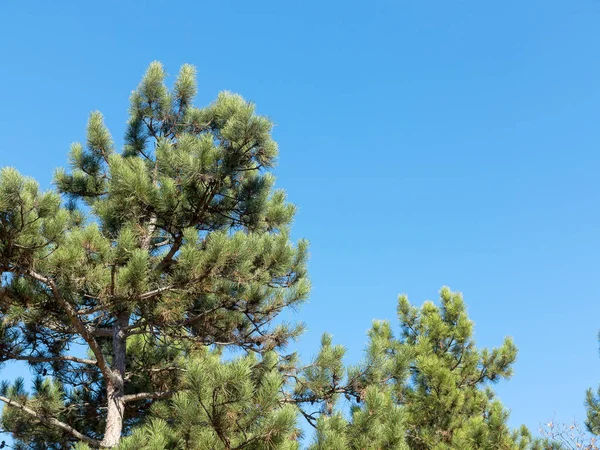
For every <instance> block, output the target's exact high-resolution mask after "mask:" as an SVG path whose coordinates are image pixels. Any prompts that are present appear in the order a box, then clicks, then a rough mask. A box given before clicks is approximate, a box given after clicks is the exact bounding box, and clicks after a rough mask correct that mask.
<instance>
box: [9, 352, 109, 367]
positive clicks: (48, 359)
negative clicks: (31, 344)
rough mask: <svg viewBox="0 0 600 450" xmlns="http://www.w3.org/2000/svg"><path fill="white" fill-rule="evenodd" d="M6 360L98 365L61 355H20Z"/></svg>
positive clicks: (88, 360)
mask: <svg viewBox="0 0 600 450" xmlns="http://www.w3.org/2000/svg"><path fill="white" fill-rule="evenodd" d="M7 356H8V358H10V359H14V360H17V361H28V362H32V363H36V362H55V361H71V362H75V363H79V364H88V365H90V366H96V365H98V362H97V361H95V360H93V359H86V358H77V357H75V356H71V355H63V356H51V357H43V356H22V355H12V354H9V355H7Z"/></svg>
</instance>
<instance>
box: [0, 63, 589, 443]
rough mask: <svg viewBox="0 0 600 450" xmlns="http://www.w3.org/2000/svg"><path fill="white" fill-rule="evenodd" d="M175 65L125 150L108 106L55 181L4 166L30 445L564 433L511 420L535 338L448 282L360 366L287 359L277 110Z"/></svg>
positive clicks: (10, 405) (297, 260)
mask: <svg viewBox="0 0 600 450" xmlns="http://www.w3.org/2000/svg"><path fill="white" fill-rule="evenodd" d="M165 80H166V75H165V72H164V70H163V67H162V66H161V65H160V64H159V63H156V62H155V63H152V64H151V65H150V67H149V69H148V70H147V72H146V74H145V75H144V77H143V79H142V81H141V83H140V84H139V86H138V87H137V89H136V90H135V91H134V92H133V93H132V94H131V99H130V109H129V119H128V125H127V131H126V136H125V142H124V146H123V149H122V150H121V151H119V152H118V151H117V150H116V149H115V144H114V142H113V140H112V137H111V135H110V133H109V131H108V130H107V128H106V127H105V125H104V121H103V117H102V115H101V114H100V113H98V112H94V113H92V114H91V115H90V117H89V122H88V125H87V136H86V140H85V143H82V144H80V143H76V144H73V145H72V147H71V150H70V153H69V168H68V169H67V170H63V169H60V170H58V171H57V172H56V174H55V178H54V183H55V186H56V188H55V189H54V190H50V191H47V192H42V191H40V189H39V187H38V185H37V184H36V182H35V181H34V180H32V179H30V178H27V177H24V176H22V175H20V174H19V173H18V172H17V171H16V170H14V169H12V168H5V169H3V170H2V171H1V172H0V270H1V275H2V282H1V285H0V362H6V361H23V362H25V363H27V364H28V365H29V366H30V368H31V370H32V371H33V373H34V375H35V377H34V379H33V383H32V384H33V385H32V387H31V388H30V389H28V388H27V387H26V386H25V382H24V380H22V379H17V380H16V381H12V382H8V381H7V382H3V383H2V385H1V386H0V401H2V402H3V403H4V408H3V410H2V416H1V422H0V424H1V427H2V429H3V430H6V431H8V432H10V433H11V434H12V437H13V438H14V441H15V444H14V448H17V449H22V450H25V449H32V450H38V449H39V450H42V449H56V450H59V449H67V448H73V449H76V450H86V449H95V448H119V449H121V450H133V449H135V450H167V449H169V450H234V449H235V450H239V449H246V450H299V449H300V448H301V445H303V444H305V448H308V449H310V450H346V449H350V450H384V449H386V450H387V449H389V450H427V449H433V450H442V449H465V450H467V449H482V450H483V449H485V450H498V449H499V450H517V449H532V450H533V449H541V448H556V447H542V446H541V443H540V442H539V441H535V440H534V439H532V438H531V436H530V434H529V432H528V431H527V429H525V428H522V429H519V430H511V429H510V428H509V426H508V425H507V419H508V412H507V410H506V409H505V408H504V407H503V406H502V404H501V403H500V402H499V400H498V399H496V398H495V395H494V392H493V390H492V385H493V384H494V383H496V382H498V381H500V380H502V379H507V378H509V377H510V376H511V374H512V365H513V363H514V361H515V359H516V354H517V349H516V347H515V345H514V343H513V342H512V340H510V339H506V340H505V341H504V343H503V344H502V345H501V346H500V347H498V348H493V349H485V348H484V349H480V348H477V346H476V345H475V341H474V339H473V322H472V321H471V320H470V319H469V317H468V315H467V311H466V306H465V303H464V301H463V299H462V296H461V295H460V294H459V293H456V292H452V291H451V290H450V289H448V288H443V289H442V290H441V292H440V299H439V302H438V303H437V304H436V303H433V302H426V303H424V304H423V305H422V306H421V307H415V306H413V305H411V304H410V303H409V301H408V299H407V298H406V297H404V296H402V297H400V299H399V301H398V318H399V323H400V327H399V332H398V333H396V334H394V331H393V328H394V327H393V326H392V325H391V324H390V323H388V322H384V321H375V322H374V323H373V326H372V328H371V329H370V331H369V332H368V341H367V346H366V350H365V357H364V360H363V361H362V362H361V363H359V364H357V365H355V366H348V365H346V364H345V362H344V357H345V355H346V349H345V348H344V347H343V346H341V345H336V344H334V342H333V339H332V337H331V336H329V335H324V336H323V338H322V342H321V347H320V349H319V351H318V353H317V356H316V357H315V358H314V360H313V361H311V362H309V363H308V364H304V365H303V364H302V363H301V362H300V361H299V358H298V356H297V355H296V354H295V353H292V354H287V353H286V352H285V347H286V345H287V344H288V343H289V342H290V340H292V339H295V338H296V337H298V336H299V334H300V333H301V331H302V326H301V325H297V324H286V323H284V322H283V321H282V320H280V319H278V316H279V314H280V313H281V312H282V311H283V310H284V309H286V308H292V307H296V306H299V305H300V304H301V303H302V302H303V301H304V300H305V299H306V298H307V296H308V293H309V282H308V278H307V273H306V260H307V251H308V246H307V242H306V241H304V240H301V241H299V242H297V243H295V244H294V243H292V242H291V240H290V226H291V222H292V220H293V217H294V213H295V208H294V206H293V205H292V204H290V203H288V202H287V201H286V196H285V193H284V192H283V191H281V190H276V189H274V177H273V175H272V173H271V172H269V170H270V169H271V168H272V167H273V165H274V163H275V160H276V157H277V145H276V144H275V142H274V141H273V139H272V137H271V128H272V124H271V122H270V121H269V120H268V119H266V118H265V117H263V116H260V115H257V114H256V113H255V108H254V106H253V104H251V103H249V102H247V101H245V100H243V99H242V98H241V97H240V96H238V95H234V94H231V93H227V92H224V93H221V94H220V95H219V96H218V98H217V99H216V101H215V102H214V103H212V104H210V105H209V106H207V107H204V108H199V107H196V106H194V105H193V103H192V100H193V98H194V97H195V95H196V89H197V88H196V80H195V71H194V69H193V68H192V67H191V66H189V65H184V66H183V67H182V68H181V70H180V72H179V74H178V76H177V77H176V80H175V82H174V84H173V87H172V88H168V87H167V86H166V84H165ZM276 319H277V320H276ZM225 349H232V350H233V352H230V353H227V354H224V352H225ZM590 395H591V394H590ZM594 402H595V403H594ZM590 404H591V405H596V406H597V404H598V402H596V400H595V399H594V398H593V396H592V397H590ZM590 417H592V418H593V417H597V416H590ZM590 420H591V419H590ZM590 423H591V422H590ZM310 427H312V428H313V429H314V432H311V433H306V429H308V428H310ZM306 446H308V447H306Z"/></svg>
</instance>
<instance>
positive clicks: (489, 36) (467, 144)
mask: <svg viewBox="0 0 600 450" xmlns="http://www.w3.org/2000/svg"><path fill="white" fill-rule="evenodd" d="M134 3H136V6H133V4H134ZM206 4H207V2H194V1H189V2H176V1H173V2H158V1H156V2H110V1H102V2H79V1H78V2H75V1H70V2H69V1H61V2H42V1H37V2H3V4H2V6H1V10H0V49H1V50H2V52H1V56H2V63H1V65H0V68H1V70H0V89H1V91H0V92H1V100H2V101H1V104H0V165H1V166H4V165H10V166H15V167H17V168H18V169H19V170H20V171H21V172H23V173H25V174H27V175H31V176H34V177H36V178H37V179H39V180H40V182H41V184H42V185H43V186H46V187H48V186H49V185H50V179H51V173H52V171H53V169H54V168H55V167H57V166H61V165H65V163H66V152H67V150H68V147H69V144H70V143H71V142H73V141H75V140H82V139H84V129H85V124H86V120H87V116H88V114H89V112H90V111H91V110H95V109H98V110H100V111H102V112H103V113H104V115H105V117H106V121H107V123H108V125H109V127H110V128H111V130H112V132H113V135H114V136H115V138H116V139H117V140H119V141H120V140H121V138H122V135H123V130H124V122H125V120H126V111H127V101H128V95H129V92H130V91H131V90H132V89H133V88H134V87H135V86H136V85H137V83H138V81H139V79H140V77H141V75H142V74H143V72H144V70H145V68H146V67H147V65H148V64H149V63H150V62H151V61H152V60H156V59H157V60H160V61H162V62H163V63H164V64H165V66H166V68H167V70H168V71H169V72H170V73H172V74H173V73H176V72H177V70H178V69H179V66H180V65H181V64H182V63H185V62H188V63H191V64H194V65H196V66H197V68H198V71H199V85H200V93H199V96H198V103H200V104H205V103H207V102H209V101H211V100H212V99H213V98H214V97H215V96H216V94H217V93H218V92H219V91H220V90H224V89H227V90H231V91H235V92H238V93H240V94H242V95H243V96H245V97H246V98H248V99H250V100H252V101H254V102H256V103H257V105H258V109H259V111H260V112H261V113H264V114H267V115H269V116H270V117H271V118H272V119H273V120H274V121H275V123H276V124H277V127H276V130H275V137H276V139H277V140H278V142H279V144H280V149H281V156H280V162H279V166H278V168H277V170H276V173H277V176H278V186H279V187H282V188H285V189H286V190H287V192H288V193H289V197H290V199H291V200H292V201H293V202H294V203H296V204H297V205H298V206H299V212H298V215H297V219H296V223H295V228H294V233H295V235H296V236H297V237H306V238H308V239H309V240H310V241H311V255H312V256H311V262H310V270H311V274H312V275H311V278H312V281H313V285H314V289H313V292H312V295H311V300H310V303H309V304H308V305H307V306H306V307H304V308H303V309H302V310H301V311H300V312H299V313H298V314H297V317H298V318H299V319H300V320H304V321H306V322H307V323H308V325H309V331H308V332H307V334H306V335H305V336H304V338H303V340H302V342H301V344H300V351H301V352H302V354H303V356H304V357H305V358H308V357H309V356H311V355H312V354H314V352H315V351H316V349H317V344H318V340H319V337H320V335H321V333H322V332H324V331H329V332H331V333H333V335H334V338H335V340H336V342H339V343H343V344H345V345H346V346H347V347H348V348H349V349H350V351H349V358H348V360H349V361H356V360H357V359H358V358H359V357H360V351H361V350H362V348H363V346H364V343H365V331H366V330H367V329H368V327H369V325H370V322H371V319H372V318H382V319H385V318H387V319H391V320H392V321H395V307H396V297H397V294H399V293H401V292H406V293H407V294H408V295H409V298H410V299H411V300H412V301H414V302H415V303H418V304H420V303H422V301H424V300H426V299H435V298H436V297H437V291H438V289H439V288H440V287H441V286H442V285H444V284H447V285H449V286H450V287H452V288H453V289H456V290H460V291H462V292H463V293H464V295H465V298H466V301H467V303H468V305H469V311H470V313H471V316H472V318H473V319H474V320H475V322H476V338H477V341H478V343H479V344H480V345H487V346H491V345H495V344H500V343H501V341H502V339H503V337H504V336H505V335H512V336H513V337H514V338H515V341H516V343H517V345H518V346H519V348H520V353H519V359H518V362H517V364H516V365H515V375H514V377H513V379H512V380H510V381H508V382H502V383H501V384H500V385H498V388H497V390H498V392H499V394H500V397H501V399H502V400H503V401H504V403H505V404H506V405H507V406H508V407H509V408H510V409H511V410H512V416H511V423H512V424H513V425H517V424H520V423H525V424H527V425H528V426H530V427H532V428H533V429H537V427H538V424H539V423H540V422H541V421H545V420H547V419H549V418H552V416H553V415H554V414H555V413H556V418H557V419H559V420H564V421H568V420H570V419H571V418H573V417H575V418H577V419H583V417H584V408H583V398H584V391H585V389H586V388H587V387H588V386H592V385H594V386H595V385H597V383H598V382H600V370H599V369H600V358H599V357H598V346H597V341H596V334H597V331H598V329H599V328H600V314H599V312H600V302H598V296H599V294H600V293H599V283H598V282H599V276H598V275H599V272H600V271H599V269H600V262H599V261H600V260H599V255H600V239H599V225H600V205H599V199H600V187H599V184H598V176H599V173H600V152H599V150H600V126H599V124H600V84H599V80H600V58H599V57H598V55H599V50H600V25H599V24H600V1H598V0H580V1H576V2H565V1H557V0H544V1H541V0H529V1H522V0H506V1H502V2H485V1H483V2H482V1H475V0H472V1H459V0H455V1H447V0H443V1H442V0H439V1H418V2H416V1H415V2H409V1H392V0H390V1H373V2H368V3H367V2H352V1H343V2H342V1H330V2H316V1H298V2H280V1H270V2H267V1H254V2H244V1H238V2H209V4H210V6H205V5H206ZM15 375H16V374H15V370H14V368H13V369H12V373H10V372H9V368H6V369H5V370H4V373H2V377H13V376H15Z"/></svg>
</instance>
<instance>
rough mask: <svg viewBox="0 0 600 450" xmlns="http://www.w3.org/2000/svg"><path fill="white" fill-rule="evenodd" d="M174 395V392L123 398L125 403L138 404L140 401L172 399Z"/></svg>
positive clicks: (145, 393)
mask: <svg viewBox="0 0 600 450" xmlns="http://www.w3.org/2000/svg"><path fill="white" fill-rule="evenodd" d="M173 394H175V392H173V391H157V392H140V393H139V394H129V395H125V396H123V401H124V402H125V403H127V402H136V401H138V400H159V399H163V398H169V397H172V396H173Z"/></svg>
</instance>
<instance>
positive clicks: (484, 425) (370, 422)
mask: <svg viewBox="0 0 600 450" xmlns="http://www.w3.org/2000/svg"><path fill="white" fill-rule="evenodd" d="M440 303H441V304H440V306H437V305H435V304H434V303H432V302H426V303H425V304H424V305H423V306H422V307H421V308H416V307H414V306H412V305H411V304H410V303H409V301H408V299H407V298H406V297H405V296H401V297H400V299H399V302H398V315H399V319H400V334H399V336H398V337H395V336H394V333H393V331H392V327H391V325H390V324H389V323H388V322H383V321H376V322H374V324H373V327H372V329H371V330H370V332H369V342H368V346H367V351H366V358H365V361H364V362H363V363H362V364H361V365H359V366H357V367H350V368H348V369H344V367H343V363H342V358H343V355H344V349H343V348H342V347H340V346H332V345H331V340H330V338H328V337H326V338H325V339H324V340H323V343H322V350H321V353H320V354H319V356H318V357H317V358H316V360H315V361H314V362H313V363H312V364H311V365H309V366H308V367H307V368H306V369H304V370H303V371H302V372H301V373H300V375H299V377H298V382H297V385H296V389H295V397H294V398H295V400H296V402H297V403H298V405H299V408H300V410H301V411H302V413H303V414H304V415H305V417H307V418H308V420H309V421H310V422H311V423H312V424H313V425H314V426H315V427H316V430H317V431H316V438H315V439H316V440H315V442H314V444H313V446H312V447H311V448H312V449H315V450H317V449H318V450H324V449H330V448H331V449H338V448H339V449H342V448H350V449H354V448H356V449H380V448H390V449H394V448H397V449H404V448H409V449H411V450H421V449H422V450H427V449H436V450H441V449H486V450H487V449H489V450H497V449H507V450H508V449H510V450H512V449H526V448H531V449H541V448H544V447H542V446H541V442H540V441H537V440H534V439H533V438H532V437H531V435H530V433H529V431H528V430H527V429H526V428H525V427H521V428H520V429H518V430H511V429H510V428H509V427H508V425H507V419H508V412H507V411H506V409H505V408H504V407H503V406H502V404H501V403H500V402H499V400H497V399H496V398H495V396H494V393H493V391H492V389H491V384H493V383H496V382H497V381H499V380H501V379H506V378H509V377H510V375H511V373H512V369H511V366H512V364H513V362H514V361H515V358H516V354H517V349H516V347H515V345H514V343H513V342H512V340H511V339H510V338H507V339H506V340H505V341H504V343H503V344H502V345H501V346H500V347H498V348H494V349H478V348H477V347H476V345H475V342H474V340H473V322H472V321H471V320H470V319H469V318H468V315H467V312H466V306H465V304H464V301H463V299H462V296H461V295H460V294H459V293H455V292H451V291H450V290H449V289H448V288H443V289H442V290H441V292H440ZM343 397H345V398H346V399H347V401H348V402H349V403H350V406H351V409H350V415H349V420H348V419H347V418H346V417H345V416H347V415H345V414H343V408H341V409H340V402H339V400H340V398H343ZM373 405H377V406H376V407H374V406H373ZM342 406H343V405H342ZM548 448H551V447H548Z"/></svg>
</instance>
